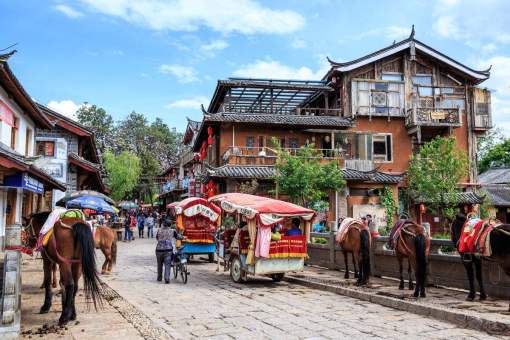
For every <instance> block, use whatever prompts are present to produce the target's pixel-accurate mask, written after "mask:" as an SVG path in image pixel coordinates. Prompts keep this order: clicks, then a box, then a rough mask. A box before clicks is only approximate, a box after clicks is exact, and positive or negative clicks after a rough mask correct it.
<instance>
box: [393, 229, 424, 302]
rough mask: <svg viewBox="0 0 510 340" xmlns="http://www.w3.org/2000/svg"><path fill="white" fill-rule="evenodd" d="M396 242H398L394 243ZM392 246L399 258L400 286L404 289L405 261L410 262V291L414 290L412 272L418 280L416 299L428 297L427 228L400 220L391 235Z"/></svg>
mask: <svg viewBox="0 0 510 340" xmlns="http://www.w3.org/2000/svg"><path fill="white" fill-rule="evenodd" d="M394 240H396V241H394ZM390 245H392V246H393V248H394V249H395V254H396V256H397V260H398V265H399V271H400V284H399V287H398V288H399V289H404V275H403V271H404V265H403V262H404V259H407V260H408V273H409V289H413V288H414V286H413V278H412V271H414V275H415V278H416V287H415V290H414V296H415V297H426V293H425V285H426V281H427V257H428V249H430V235H428V234H427V231H426V230H425V228H423V227H422V226H421V225H419V224H416V223H414V222H413V221H410V220H399V221H397V222H396V223H395V226H394V227H393V229H392V231H391V233H390Z"/></svg>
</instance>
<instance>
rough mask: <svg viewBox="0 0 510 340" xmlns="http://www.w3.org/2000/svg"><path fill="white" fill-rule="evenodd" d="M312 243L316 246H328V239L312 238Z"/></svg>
mask: <svg viewBox="0 0 510 340" xmlns="http://www.w3.org/2000/svg"><path fill="white" fill-rule="evenodd" d="M312 243H315V244H328V239H327V238H325V237H312Z"/></svg>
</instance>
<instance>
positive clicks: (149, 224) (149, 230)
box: [145, 214, 154, 238]
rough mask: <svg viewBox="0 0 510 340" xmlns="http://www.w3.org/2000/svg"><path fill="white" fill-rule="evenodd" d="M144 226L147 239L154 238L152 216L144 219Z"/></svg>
mask: <svg viewBox="0 0 510 340" xmlns="http://www.w3.org/2000/svg"><path fill="white" fill-rule="evenodd" d="M145 224H146V225H147V238H154V217H153V216H152V214H149V216H148V217H147V218H146V219H145Z"/></svg>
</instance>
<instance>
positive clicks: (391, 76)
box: [381, 73, 402, 81]
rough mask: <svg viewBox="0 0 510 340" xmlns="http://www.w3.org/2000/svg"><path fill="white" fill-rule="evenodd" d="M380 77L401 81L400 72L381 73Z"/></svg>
mask: <svg viewBox="0 0 510 340" xmlns="http://www.w3.org/2000/svg"><path fill="white" fill-rule="evenodd" d="M381 79H382V80H389V81H402V73H383V74H381Z"/></svg>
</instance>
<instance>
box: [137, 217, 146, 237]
mask: <svg viewBox="0 0 510 340" xmlns="http://www.w3.org/2000/svg"><path fill="white" fill-rule="evenodd" d="M144 226H145V215H144V213H143V212H140V213H139V214H138V237H139V238H143V228H144Z"/></svg>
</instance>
